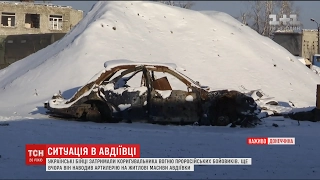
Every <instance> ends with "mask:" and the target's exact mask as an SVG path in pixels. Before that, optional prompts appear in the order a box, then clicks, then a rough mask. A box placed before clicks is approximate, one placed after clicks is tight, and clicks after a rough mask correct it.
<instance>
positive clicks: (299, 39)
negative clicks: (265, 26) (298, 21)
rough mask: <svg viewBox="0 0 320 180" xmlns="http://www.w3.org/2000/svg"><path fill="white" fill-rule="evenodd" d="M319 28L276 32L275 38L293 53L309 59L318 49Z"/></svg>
mask: <svg viewBox="0 0 320 180" xmlns="http://www.w3.org/2000/svg"><path fill="white" fill-rule="evenodd" d="M317 33H318V30H310V29H303V30H302V32H299V33H297V32H275V33H274V37H273V40H274V41H275V42H277V43H278V44H279V45H281V46H282V47H284V48H286V49H287V50H288V51H289V52H290V53H291V54H293V55H295V56H300V57H303V58H305V59H309V60H310V57H311V56H312V55H313V54H316V53H317V50H318V34H317Z"/></svg>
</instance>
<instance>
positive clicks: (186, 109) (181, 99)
mask: <svg viewBox="0 0 320 180" xmlns="http://www.w3.org/2000/svg"><path fill="white" fill-rule="evenodd" d="M151 73H152V72H151ZM187 89H188V88H187V86H186V91H184V90H177V89H172V87H171V84H170V83H169V81H168V79H167V77H161V78H158V79H156V78H152V91H151V100H150V102H151V103H150V105H151V106H150V117H151V119H152V120H153V121H154V122H163V123H180V124H192V123H194V122H196V121H198V120H199V114H200V113H199V112H200V109H199V108H200V98H199V97H198V96H197V93H196V92H191V89H190V90H187Z"/></svg>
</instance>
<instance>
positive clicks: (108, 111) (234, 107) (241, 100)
mask: <svg viewBox="0 0 320 180" xmlns="http://www.w3.org/2000/svg"><path fill="white" fill-rule="evenodd" d="M139 74H140V75H139ZM159 74H160V76H159ZM164 74H165V75H164ZM161 75H164V76H162V77H161ZM168 76H170V77H171V79H170V78H169V79H170V82H171V81H176V82H180V83H182V86H184V88H182V89H178V88H173V87H172V83H170V82H169V79H168ZM134 77H135V80H133V79H134ZM131 81H132V82H133V83H136V84H137V85H136V86H135V87H132V86H130V85H129V83H128V82H131ZM182 86H181V87H182ZM44 106H45V108H46V109H47V110H48V111H47V113H48V114H49V115H51V116H53V117H62V118H68V117H69V118H76V119H79V120H85V121H95V122H120V121H126V122H135V121H139V122H149V123H160V124H167V123H172V124H198V125H216V126H226V125H228V124H232V127H235V126H236V125H241V126H242V127H252V126H255V125H256V124H257V121H258V118H257V115H258V114H259V113H260V112H261V109H260V107H259V106H257V104H256V102H255V101H254V100H253V98H251V97H250V96H247V95H246V94H243V93H241V92H238V91H233V90H231V91H229V90H218V91H210V90H209V88H208V87H204V86H201V85H200V84H199V83H198V82H196V81H193V80H192V79H190V78H189V77H187V76H185V75H184V74H182V73H181V72H179V71H178V70H177V66H176V65H175V64H165V63H139V62H133V61H129V60H114V61H107V62H106V63H105V69H104V70H103V71H101V72H100V73H98V74H96V75H95V76H94V77H93V78H92V80H90V81H89V83H87V84H86V85H84V86H83V87H81V88H80V89H79V90H78V91H77V92H76V93H75V94H74V95H73V97H71V98H70V99H65V98H63V97H62V95H61V93H59V94H55V95H54V96H53V97H52V99H51V100H49V101H47V102H46V103H45V104H44Z"/></svg>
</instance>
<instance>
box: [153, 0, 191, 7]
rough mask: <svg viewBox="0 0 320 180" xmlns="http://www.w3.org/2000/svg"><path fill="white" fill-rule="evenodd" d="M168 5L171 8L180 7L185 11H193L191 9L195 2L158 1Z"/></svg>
mask: <svg viewBox="0 0 320 180" xmlns="http://www.w3.org/2000/svg"><path fill="white" fill-rule="evenodd" d="M158 2H161V3H163V4H166V5H170V6H178V7H181V8H185V9H191V7H192V6H193V5H194V2H193V1H158Z"/></svg>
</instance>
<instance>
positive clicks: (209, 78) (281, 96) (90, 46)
mask: <svg viewBox="0 0 320 180" xmlns="http://www.w3.org/2000/svg"><path fill="white" fill-rule="evenodd" d="M114 59H129V60H132V61H144V62H156V63H176V64H177V65H178V66H180V67H182V68H184V69H186V71H184V72H183V73H184V74H186V75H187V76H189V77H191V78H192V79H194V80H196V81H199V82H200V83H201V84H202V85H208V86H210V87H212V89H224V88H228V89H235V90H239V91H249V90H257V89H261V91H262V92H263V93H264V94H265V95H266V96H267V97H270V98H274V100H277V101H278V102H279V103H280V104H282V105H283V106H286V108H283V109H282V110H285V111H287V110H288V109H289V110H290V109H291V107H289V108H288V104H290V102H292V103H291V104H294V108H303V109H304V108H308V107H314V106H315V100H316V85H317V84H318V83H320V78H319V76H318V75H316V74H315V73H313V72H312V70H310V69H308V68H306V67H305V66H304V65H303V64H302V63H301V62H299V61H298V60H297V59H296V58H295V57H294V56H293V55H291V54H290V53H289V52H288V51H287V50H285V49H284V48H283V47H281V46H280V45H278V44H276V43H275V42H273V41H272V40H271V39H268V38H266V37H263V36H260V35H259V34H257V33H256V32H255V31H253V30H252V29H250V28H249V27H247V26H245V25H243V24H241V23H240V22H238V21H237V20H235V19H234V18H232V17H231V16H229V15H228V14H225V13H221V12H215V11H212V12H197V11H192V10H186V9H181V8H178V7H171V6H166V5H164V4H160V3H156V2H135V1H128V2H125V1H115V2H111V1H109V2H107V1H105V2H98V3H97V4H96V5H95V6H94V7H93V8H92V10H91V11H90V12H89V13H88V14H87V15H86V17H84V19H83V20H82V21H81V22H80V23H79V24H78V25H77V26H76V27H75V28H74V29H73V30H72V31H71V32H70V33H68V34H67V35H66V36H65V37H64V38H63V39H61V40H60V41H58V42H56V43H54V44H53V45H50V46H48V47H47V48H45V49H43V50H41V51H38V52H37V53H35V54H33V55H30V56H28V57H26V58H24V59H23V60H20V61H18V62H16V63H14V64H12V65H10V66H9V67H7V68H5V69H3V70H0V89H1V90H0V123H3V122H7V123H9V126H0V142H1V146H0V147H1V148H0V155H1V158H0V177H1V178H6V179H8V178H24V179H25V178H28V179H35V178H41V179H53V178H54V179H58V178H63V179H71V178H72V179H73V178H95V179H97V178H101V179H106V178H112V179H115V178H135V179H154V178H159V179H169V178H180V179H199V178H201V179H207V178H209V179H213V178H220V179H222V178H227V179H231V178H233V179H234V178H246V179H248V178H254V179H258V178H261V179H269V178H270V179H271V178H275V179H278V178H300V179H301V178H304V179H305V178H314V179H315V178H319V177H320V163H319V162H320V156H319V144H318V142H319V138H320V133H319V129H320V125H319V123H318V122H317V123H312V122H305V121H304V122H301V125H300V126H298V124H297V122H296V121H293V120H289V119H284V118H281V117H270V118H265V119H263V122H264V124H263V125H260V126H258V127H256V128H252V129H243V128H229V127H196V126H160V125H151V124H140V123H133V124H124V123H119V124H96V123H91V122H75V121H65V120H56V119H50V118H49V117H47V116H46V115H45V114H44V108H42V107H43V103H44V102H45V101H47V100H49V99H50V98H51V97H52V95H53V94H54V93H57V92H58V91H59V90H60V91H61V92H62V94H63V96H64V97H66V98H69V97H71V96H72V95H73V94H74V93H75V92H76V91H77V89H78V88H79V87H81V86H82V85H84V84H86V83H87V82H88V81H89V80H90V79H91V77H92V76H94V75H95V74H96V73H98V72H99V71H100V70H102V69H103V68H104V67H103V65H104V63H105V61H108V60H114ZM280 110H281V108H280ZM272 123H277V124H278V125H279V127H273V126H272ZM257 136H261V137H295V138H296V145H293V146H250V145H247V144H246V138H247V137H257ZM28 143H34V144H38V143H43V144H51V143H56V144H63V143H73V144H78V143H101V144H108V143H118V144H121V143H123V144H125V143H139V144H140V145H141V156H142V157H252V158H253V159H252V160H253V164H252V165H251V166H199V167H198V166H196V167H195V172H57V173H55V172H45V167H39V166H35V167H32V166H31V167H30V166H26V165H25V144H28Z"/></svg>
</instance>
